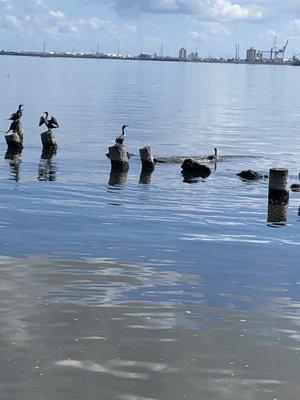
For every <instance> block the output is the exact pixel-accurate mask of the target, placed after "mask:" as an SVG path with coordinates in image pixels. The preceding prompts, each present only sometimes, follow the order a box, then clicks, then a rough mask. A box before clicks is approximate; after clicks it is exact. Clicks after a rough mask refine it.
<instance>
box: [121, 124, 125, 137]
mask: <svg viewBox="0 0 300 400" xmlns="http://www.w3.org/2000/svg"><path fill="white" fill-rule="evenodd" d="M122 135H125V127H124V126H122Z"/></svg>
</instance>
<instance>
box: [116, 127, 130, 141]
mask: <svg viewBox="0 0 300 400" xmlns="http://www.w3.org/2000/svg"><path fill="white" fill-rule="evenodd" d="M127 126H129V125H123V126H122V133H121V135H120V136H118V137H117V138H116V144H123V143H124V140H125V138H126V133H125V128H127Z"/></svg>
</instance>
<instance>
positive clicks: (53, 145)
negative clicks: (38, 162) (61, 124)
mask: <svg viewBox="0 0 300 400" xmlns="http://www.w3.org/2000/svg"><path fill="white" fill-rule="evenodd" d="M41 141H42V145H43V151H45V152H49V151H56V150H57V148H58V144H57V141H56V138H55V136H54V133H53V132H52V131H51V130H49V131H46V132H43V133H41Z"/></svg>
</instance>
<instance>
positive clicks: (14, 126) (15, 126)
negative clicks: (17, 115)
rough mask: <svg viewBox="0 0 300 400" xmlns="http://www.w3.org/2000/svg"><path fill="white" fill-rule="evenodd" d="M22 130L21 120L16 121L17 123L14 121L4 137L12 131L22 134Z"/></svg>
mask: <svg viewBox="0 0 300 400" xmlns="http://www.w3.org/2000/svg"><path fill="white" fill-rule="evenodd" d="M20 130H21V128H20V120H19V119H16V120H15V121H13V122H12V123H11V124H10V127H9V130H8V131H7V132H5V134H4V135H7V134H8V132H10V131H13V132H16V131H17V132H18V133H19V132H20Z"/></svg>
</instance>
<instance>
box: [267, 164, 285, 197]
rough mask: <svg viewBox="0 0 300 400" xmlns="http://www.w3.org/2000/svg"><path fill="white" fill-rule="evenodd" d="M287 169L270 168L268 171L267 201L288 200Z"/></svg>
mask: <svg viewBox="0 0 300 400" xmlns="http://www.w3.org/2000/svg"><path fill="white" fill-rule="evenodd" d="M288 181H289V171H288V169H286V168H271V169H270V173H269V202H274V203H287V202H288V201H289V182H288Z"/></svg>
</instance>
